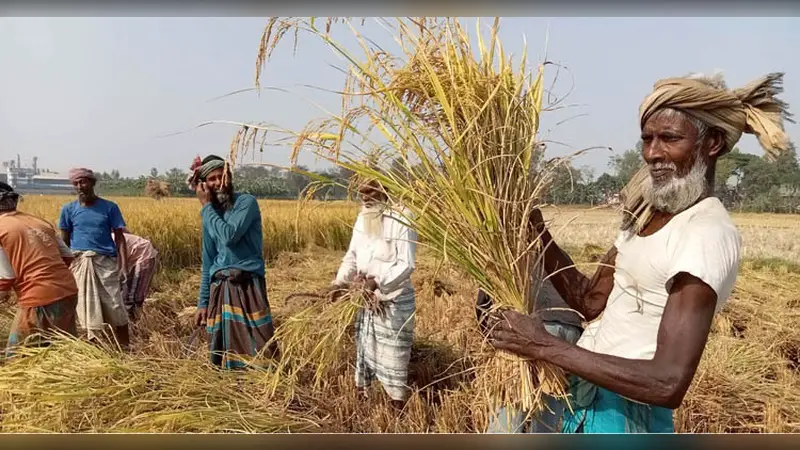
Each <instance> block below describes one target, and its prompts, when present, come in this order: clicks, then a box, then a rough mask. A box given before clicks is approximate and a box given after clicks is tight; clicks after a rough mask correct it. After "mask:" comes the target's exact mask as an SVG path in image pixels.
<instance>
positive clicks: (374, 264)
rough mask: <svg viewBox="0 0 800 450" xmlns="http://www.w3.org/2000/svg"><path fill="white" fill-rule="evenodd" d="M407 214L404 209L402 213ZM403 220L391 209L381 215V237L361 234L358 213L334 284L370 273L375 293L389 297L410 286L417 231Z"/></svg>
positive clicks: (360, 220)
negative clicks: (360, 273) (373, 279)
mask: <svg viewBox="0 0 800 450" xmlns="http://www.w3.org/2000/svg"><path fill="white" fill-rule="evenodd" d="M405 214H406V216H408V212H405ZM403 221H404V219H403V218H402V217H401V216H400V215H399V214H397V213H396V212H394V211H387V212H386V213H384V215H383V236H382V237H381V238H373V237H370V236H368V235H367V234H365V233H364V231H363V229H364V226H363V219H362V216H361V214H359V215H358V218H357V219H356V223H355V226H353V236H352V238H351V239H350V246H349V248H348V249H347V253H346V254H345V255H344V258H342V264H341V266H340V267H339V272H338V273H337V274H336V279H335V280H334V283H344V282H347V281H351V280H352V279H353V278H354V277H355V275H356V274H357V273H359V272H362V273H365V274H367V276H374V277H375V281H377V283H378V296H379V297H380V298H383V299H385V300H391V299H394V298H395V297H397V296H398V295H400V293H401V292H402V291H404V290H407V289H412V285H411V273H412V272H413V271H414V259H415V253H416V248H417V245H416V241H417V233H416V232H415V231H414V230H412V229H410V228H408V227H407V226H405V225H404V224H403V223H402V222H403Z"/></svg>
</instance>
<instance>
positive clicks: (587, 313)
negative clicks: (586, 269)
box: [540, 230, 617, 321]
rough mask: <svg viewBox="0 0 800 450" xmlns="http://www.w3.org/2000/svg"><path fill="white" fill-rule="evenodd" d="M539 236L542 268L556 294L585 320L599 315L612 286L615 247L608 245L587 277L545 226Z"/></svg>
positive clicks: (604, 306) (590, 319) (603, 308)
mask: <svg viewBox="0 0 800 450" xmlns="http://www.w3.org/2000/svg"><path fill="white" fill-rule="evenodd" d="M540 237H541V241H542V246H543V247H544V258H543V260H544V269H545V272H547V274H548V275H549V279H550V281H551V282H552V283H553V287H554V288H555V289H556V291H558V294H559V295H560V296H561V298H563V299H564V301H565V302H567V305H569V307H570V308H572V309H574V310H576V311H578V312H579V313H581V314H582V315H583V317H584V319H585V320H586V321H592V320H594V319H596V318H597V317H599V316H600V314H602V312H603V310H605V308H606V304H607V302H608V296H609V295H610V294H611V289H612V288H613V287H614V265H615V263H616V258H617V249H616V247H611V249H610V250H609V251H608V253H606V254H605V256H603V258H602V259H601V260H600V264H599V266H598V267H597V269H596V270H595V272H594V275H592V277H591V278H590V277H587V276H586V275H584V274H583V273H581V271H580V270H578V269H577V268H576V267H575V263H574V262H573V261H572V258H570V257H569V255H568V254H567V253H566V252H565V251H564V250H562V249H561V248H560V247H559V246H558V245H557V244H556V243H555V241H554V240H553V237H552V236H551V235H550V232H549V231H548V230H543V231H542V232H541V234H540Z"/></svg>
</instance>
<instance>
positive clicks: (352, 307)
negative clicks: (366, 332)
mask: <svg viewBox="0 0 800 450" xmlns="http://www.w3.org/2000/svg"><path fill="white" fill-rule="evenodd" d="M371 302H372V301H371V300H368V297H367V296H365V295H364V294H363V290H360V289H350V290H348V291H346V292H345V293H344V294H343V295H342V297H341V298H339V299H338V300H337V301H335V302H330V301H329V299H328V298H322V299H319V300H318V301H317V303H316V304H314V305H313V306H311V307H309V308H306V309H304V310H302V311H300V312H298V313H296V314H293V315H292V316H291V317H289V318H287V319H286V321H284V322H282V323H281V324H280V326H279V327H278V328H277V329H276V331H275V340H276V341H277V342H279V343H280V346H281V360H280V363H279V365H278V370H279V372H280V373H281V374H282V376H284V377H287V378H289V379H291V380H294V381H295V382H296V381H297V379H298V377H301V376H303V375H305V374H308V372H307V370H311V373H310V377H311V381H312V382H313V385H314V387H315V388H321V387H323V382H324V381H325V380H326V379H329V378H330V377H329V375H330V374H331V373H332V371H333V370H334V369H336V368H337V367H338V366H339V364H347V362H348V361H349V360H350V359H352V358H350V357H347V356H345V354H346V353H347V351H348V350H349V349H351V348H352V345H351V344H352V339H351V338H352V335H351V334H350V333H348V330H349V326H350V325H351V324H353V321H354V320H355V318H356V316H357V314H358V311H359V310H360V309H361V308H369V307H370V303H371Z"/></svg>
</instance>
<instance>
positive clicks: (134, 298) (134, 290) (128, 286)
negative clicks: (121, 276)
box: [122, 258, 156, 312]
mask: <svg viewBox="0 0 800 450" xmlns="http://www.w3.org/2000/svg"><path fill="white" fill-rule="evenodd" d="M155 273H156V259H155V258H150V259H146V260H144V261H142V262H141V263H139V264H135V265H134V266H133V268H131V270H130V271H129V273H128V279H127V282H126V283H125V284H124V285H123V289H122V290H123V298H124V299H125V309H126V310H128V312H131V311H132V310H133V308H134V307H136V308H141V307H142V305H143V304H144V299H145V298H146V297H147V293H148V292H149V291H150V283H151V282H152V281H153V275H155Z"/></svg>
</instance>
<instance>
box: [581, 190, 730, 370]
mask: <svg viewBox="0 0 800 450" xmlns="http://www.w3.org/2000/svg"><path fill="white" fill-rule="evenodd" d="M614 245H615V247H616V248H617V258H616V265H615V271H614V287H613V289H612V290H611V294H610V295H609V297H608V304H607V305H606V309H605V311H604V312H603V314H602V316H601V317H600V318H599V319H597V320H595V321H594V322H592V323H591V324H589V325H588V326H587V327H586V330H585V331H584V333H583V335H582V336H581V338H580V340H578V343H577V345H578V346H579V347H582V348H585V349H587V350H590V351H593V352H596V353H602V354H607V355H614V356H619V357H622V358H628V359H644V360H649V359H653V356H654V355H655V352H656V340H657V337H658V328H659V326H660V325H661V317H662V315H663V314H664V308H665V306H666V304H667V297H669V289H670V287H671V285H672V281H673V278H674V277H675V276H676V275H677V274H679V273H681V272H685V273H688V274H691V275H693V276H695V277H697V278H699V279H700V280H702V281H703V282H704V283H706V284H707V285H708V286H709V287H711V288H712V289H713V290H714V292H716V294H717V305H716V310H715V313H716V312H718V311H719V310H720V308H722V306H723V305H724V304H725V302H726V301H727V300H728V297H729V296H730V294H731V292H732V291H733V285H734V283H735V282H736V276H737V274H738V270H739V253H740V248H741V237H740V235H739V232H738V230H737V229H736V226H735V225H734V224H733V221H732V220H731V218H730V216H729V215H728V212H727V211H726V210H725V207H724V206H723V205H722V203H721V202H720V201H719V199H717V198H715V197H709V198H707V199H704V200H702V201H700V202H698V203H697V204H696V205H694V206H692V207H691V208H689V209H687V210H686V211H683V212H681V213H680V214H678V215H676V216H675V217H673V218H672V220H670V221H669V222H668V223H667V224H666V225H664V227H663V228H661V229H660V230H658V231H657V232H655V233H654V234H652V235H650V236H646V237H641V236H638V235H636V234H635V233H629V232H622V233H620V235H619V237H617V240H616V242H615V244H614Z"/></svg>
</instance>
